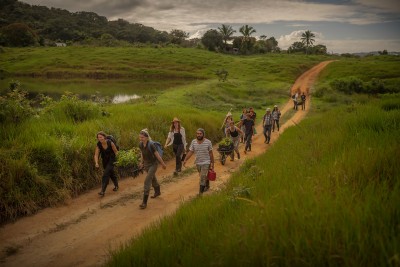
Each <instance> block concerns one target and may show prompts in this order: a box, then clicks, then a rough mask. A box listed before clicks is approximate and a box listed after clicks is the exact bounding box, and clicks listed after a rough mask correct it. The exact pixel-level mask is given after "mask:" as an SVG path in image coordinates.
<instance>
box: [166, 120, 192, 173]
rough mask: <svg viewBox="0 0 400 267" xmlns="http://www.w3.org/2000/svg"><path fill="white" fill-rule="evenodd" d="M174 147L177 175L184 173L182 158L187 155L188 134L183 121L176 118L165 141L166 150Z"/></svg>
mask: <svg viewBox="0 0 400 267" xmlns="http://www.w3.org/2000/svg"><path fill="white" fill-rule="evenodd" d="M170 145H172V150H173V151H174V154H175V171H174V174H175V175H177V174H178V173H179V172H181V171H182V158H184V157H185V156H184V155H185V154H186V145H187V143H186V133H185V128H183V127H182V126H181V121H180V120H179V119H178V118H176V117H175V118H174V119H173V120H172V122H171V127H170V128H169V133H168V137H167V140H166V141H165V145H164V148H167V147H168V146H170Z"/></svg>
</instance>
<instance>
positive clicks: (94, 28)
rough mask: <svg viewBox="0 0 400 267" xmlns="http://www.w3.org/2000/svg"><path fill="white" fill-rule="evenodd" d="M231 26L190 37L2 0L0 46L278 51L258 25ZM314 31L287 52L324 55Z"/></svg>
mask: <svg viewBox="0 0 400 267" xmlns="http://www.w3.org/2000/svg"><path fill="white" fill-rule="evenodd" d="M235 33H236V30H234V29H233V27H232V26H230V25H225V24H223V25H221V27H218V29H211V30H208V31H207V32H206V33H205V34H204V35H203V36H202V37H201V39H188V37H189V33H187V32H185V31H182V30H179V29H173V30H171V31H170V32H166V31H159V30H156V29H154V28H152V27H148V26H145V25H143V24H140V23H130V22H128V21H125V20H123V19H118V20H114V21H108V20H107V18H106V17H104V16H99V15H98V14H96V13H93V12H84V11H81V12H73V13H72V12H69V11H67V10H64V9H59V8H48V7H45V6H36V5H29V4H26V3H22V2H19V1H18V0H2V1H1V2H0V46H11V47H24V46H51V45H56V44H57V43H66V44H68V45H72V44H74V45H94V46H130V45H132V44H135V43H136V44H137V43H139V44H140V43H142V44H157V45H159V44H162V45H164V44H174V45H178V46H182V47H202V46H204V47H205V48H206V49H208V50H210V51H218V52H224V53H239V54H255V53H280V52H281V48H280V47H279V46H278V41H277V40H276V39H275V37H273V36H272V37H269V38H267V36H266V35H261V36H260V37H259V38H258V39H257V38H256V37H254V36H252V35H253V34H254V33H256V30H255V29H254V28H253V27H252V26H249V25H243V26H242V27H240V28H239V33H240V34H241V36H234V34H235ZM314 38H315V35H314V33H312V32H310V31H305V32H304V33H303V35H302V38H301V40H299V41H298V42H294V43H293V44H292V45H291V46H290V47H289V49H288V50H287V52H288V53H306V54H326V52H327V49H326V46H324V45H316V46H314V45H313V43H314V42H315V39H314Z"/></svg>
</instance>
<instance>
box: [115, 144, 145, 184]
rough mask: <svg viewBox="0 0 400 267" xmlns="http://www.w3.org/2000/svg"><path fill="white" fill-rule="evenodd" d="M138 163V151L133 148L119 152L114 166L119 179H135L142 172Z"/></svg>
mask: <svg viewBox="0 0 400 267" xmlns="http://www.w3.org/2000/svg"><path fill="white" fill-rule="evenodd" d="M139 162H140V149H139V148H137V147H135V148H132V149H129V150H120V151H119V152H118V156H117V161H116V162H115V166H117V168H118V174H119V177H120V178H125V177H131V176H132V177H136V176H138V175H139V172H143V171H142V170H140V169H139Z"/></svg>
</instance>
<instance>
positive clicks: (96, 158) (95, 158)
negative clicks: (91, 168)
mask: <svg viewBox="0 0 400 267" xmlns="http://www.w3.org/2000/svg"><path fill="white" fill-rule="evenodd" d="M99 154H100V149H99V147H98V146H96V149H95V151H94V164H95V166H96V168H98V167H99Z"/></svg>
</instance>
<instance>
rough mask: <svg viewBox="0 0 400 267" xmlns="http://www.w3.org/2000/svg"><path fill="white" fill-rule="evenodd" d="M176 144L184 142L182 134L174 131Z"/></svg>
mask: <svg viewBox="0 0 400 267" xmlns="http://www.w3.org/2000/svg"><path fill="white" fill-rule="evenodd" d="M173 144H174V145H181V144H183V143H182V134H181V133H174V142H173Z"/></svg>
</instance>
